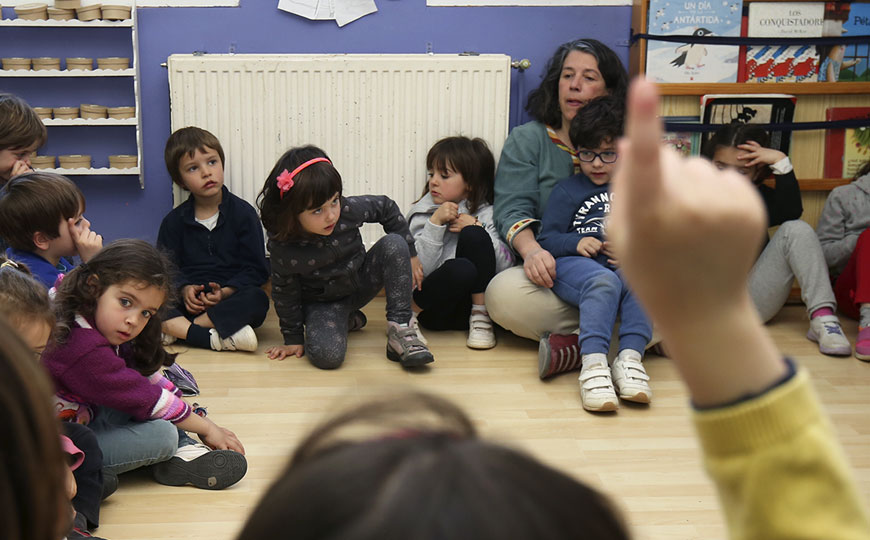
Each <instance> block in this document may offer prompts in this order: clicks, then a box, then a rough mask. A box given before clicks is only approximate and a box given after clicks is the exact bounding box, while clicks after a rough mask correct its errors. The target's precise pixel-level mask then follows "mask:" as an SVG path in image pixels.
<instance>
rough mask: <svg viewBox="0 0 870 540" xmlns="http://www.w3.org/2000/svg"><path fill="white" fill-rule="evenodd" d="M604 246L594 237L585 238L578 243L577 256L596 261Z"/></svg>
mask: <svg viewBox="0 0 870 540" xmlns="http://www.w3.org/2000/svg"><path fill="white" fill-rule="evenodd" d="M603 245H604V243H603V242H602V241H601V240H599V239H597V238H595V237H594V236H584V237H583V238H581V239H580V241H579V242H577V254H578V255H582V256H584V257H589V258H590V259H594V258H595V257H597V256H598V252H599V251H601V246H603Z"/></svg>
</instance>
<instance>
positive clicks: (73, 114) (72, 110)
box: [54, 107, 79, 120]
mask: <svg viewBox="0 0 870 540" xmlns="http://www.w3.org/2000/svg"><path fill="white" fill-rule="evenodd" d="M54 117H55V119H57V120H72V119H74V118H78V117H79V108H78V107H55V108H54Z"/></svg>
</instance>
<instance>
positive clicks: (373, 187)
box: [168, 54, 510, 246]
mask: <svg viewBox="0 0 870 540" xmlns="http://www.w3.org/2000/svg"><path fill="white" fill-rule="evenodd" d="M168 67H169V94H170V100H171V115H172V118H171V122H172V129H173V130H176V129H179V128H181V127H185V126H192V125H193V126H199V127H201V128H204V129H207V130H209V131H211V132H212V133H214V134H215V135H216V136H217V137H218V139H220V141H221V145H222V146H223V148H224V152H225V154H226V161H227V162H226V164H225V165H226V173H225V179H226V184H227V187H228V188H229V189H230V190H231V191H232V192H233V193H235V194H236V195H238V196H239V197H242V198H244V199H245V200H247V201H248V202H250V203H251V204H254V205H255V200H256V197H257V194H258V193H259V192H260V189H261V188H262V186H263V182H264V181H265V178H266V175H267V174H268V173H269V171H270V170H271V169H272V167H273V166H274V164H275V161H276V160H277V159H278V157H280V156H281V154H282V153H284V151H286V150H287V149H288V148H290V147H293V146H299V145H303V144H314V145H316V146H319V147H320V148H322V149H323V150H324V151H326V153H327V154H328V155H329V156H330V158H332V160H333V162H334V163H335V166H336V168H337V169H338V171H339V173H341V177H342V179H343V182H344V193H345V194H347V195H357V194H366V193H374V194H386V195H389V196H390V197H392V198H393V199H394V200H395V201H396V202H397V203H398V204H399V207H400V208H401V209H402V212H406V211H407V210H408V208H409V207H410V205H411V203H412V202H413V201H415V200H417V198H419V196H420V193H421V191H422V189H423V186H424V184H425V182H426V153H427V152H428V151H429V148H430V147H431V146H432V144H433V143H435V142H436V141H437V140H438V139H440V138H442V137H446V136H450V135H465V136H468V137H481V138H482V139H484V140H486V141H487V143H488V144H489V146H490V149H492V151H493V154H494V155H495V157H496V159H498V157H499V154H500V153H501V147H502V145H503V143H504V140H505V138H506V136H507V130H508V112H509V111H508V109H509V107H510V102H509V93H510V57H508V56H505V55H480V56H457V55H428V54H420V55H410V54H390V55H294V54H273V55H248V54H243V55H205V56H194V55H172V56H170V57H169V64H168ZM186 197H187V194H186V193H183V192H181V191H180V190H178V189H177V188H176V190H175V204H176V205H177V204H179V203H180V202H182V201H183V200H184V199H185V198H186ZM255 206H256V205H255ZM381 234H382V232H381V228H380V226H378V225H367V226H366V227H365V228H364V230H363V238H364V240H365V242H366V245H368V246H370V245H371V244H372V243H373V242H374V241H375V240H377V239H378V238H380V236H381Z"/></svg>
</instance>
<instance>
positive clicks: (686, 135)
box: [662, 116, 701, 157]
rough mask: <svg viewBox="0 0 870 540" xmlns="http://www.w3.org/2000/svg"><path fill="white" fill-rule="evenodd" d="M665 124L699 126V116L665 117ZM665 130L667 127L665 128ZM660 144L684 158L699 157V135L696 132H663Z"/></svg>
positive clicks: (663, 119)
mask: <svg viewBox="0 0 870 540" xmlns="http://www.w3.org/2000/svg"><path fill="white" fill-rule="evenodd" d="M662 121H663V122H664V123H665V124H668V123H672V124H700V123H701V117H700V116H665V117H663V118H662ZM665 129H667V127H665ZM662 142H664V143H665V145H666V146H670V147H671V148H673V149H674V150H676V151H677V152H679V153H680V155H682V156H684V157H689V156H698V155H701V133H700V132H697V131H665V133H664V134H663V135H662Z"/></svg>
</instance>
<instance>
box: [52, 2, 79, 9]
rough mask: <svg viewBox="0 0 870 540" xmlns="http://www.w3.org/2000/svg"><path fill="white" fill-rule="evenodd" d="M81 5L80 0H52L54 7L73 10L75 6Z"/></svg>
mask: <svg viewBox="0 0 870 540" xmlns="http://www.w3.org/2000/svg"><path fill="white" fill-rule="evenodd" d="M81 6H82V0H54V7H55V9H71V10H73V11H75V9H76V8H79V7H81Z"/></svg>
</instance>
